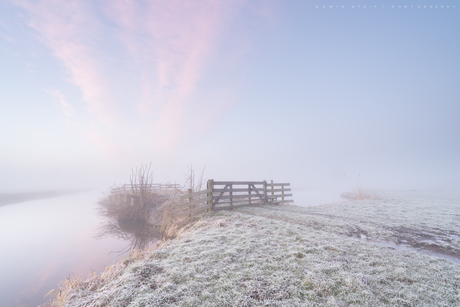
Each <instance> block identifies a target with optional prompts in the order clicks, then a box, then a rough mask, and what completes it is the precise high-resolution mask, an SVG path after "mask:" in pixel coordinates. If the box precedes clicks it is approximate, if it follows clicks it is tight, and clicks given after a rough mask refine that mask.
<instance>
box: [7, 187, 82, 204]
mask: <svg viewBox="0 0 460 307" xmlns="http://www.w3.org/2000/svg"><path fill="white" fill-rule="evenodd" d="M85 191H88V189H85V190H53V191H39V192H24V193H0V207H1V206H6V205H13V204H19V203H23V202H26V201H31V200H39V199H46V198H53V197H59V196H65V195H72V194H78V193H81V192H85Z"/></svg>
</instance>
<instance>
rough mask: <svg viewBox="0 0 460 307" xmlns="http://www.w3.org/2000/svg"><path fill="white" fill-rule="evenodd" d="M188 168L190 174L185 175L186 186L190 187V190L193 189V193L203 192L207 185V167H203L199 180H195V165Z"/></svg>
mask: <svg viewBox="0 0 460 307" xmlns="http://www.w3.org/2000/svg"><path fill="white" fill-rule="evenodd" d="M187 168H188V172H187V173H186V174H185V186H186V187H188V189H191V190H192V192H199V191H201V190H202V189H203V187H204V183H205V180H204V170H205V169H206V167H203V170H202V171H201V175H200V177H199V178H195V169H194V168H193V165H190V166H187Z"/></svg>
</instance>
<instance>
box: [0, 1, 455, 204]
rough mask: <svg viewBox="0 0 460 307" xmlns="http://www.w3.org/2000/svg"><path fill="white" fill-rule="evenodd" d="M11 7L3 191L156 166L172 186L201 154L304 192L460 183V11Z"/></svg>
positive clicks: (228, 171) (1, 124)
mask: <svg viewBox="0 0 460 307" xmlns="http://www.w3.org/2000/svg"><path fill="white" fill-rule="evenodd" d="M1 6H2V10H1V11H2V12H1V13H0V20H1V27H0V34H1V35H0V36H1V40H0V41H1V52H2V59H1V65H2V67H3V68H2V70H1V73H0V75H1V83H2V86H3V87H2V91H1V93H0V102H1V109H2V111H1V114H0V119H1V120H0V129H1V131H2V132H1V136H0V138H1V139H0V140H1V144H2V146H1V147H2V149H1V151H0V170H1V172H0V182H1V185H0V192H2V193H17V192H33V191H42V190H59V189H85V188H99V189H107V188H108V187H109V186H111V185H113V184H123V183H127V182H128V181H129V174H130V172H131V168H135V167H137V166H139V165H140V164H141V163H150V162H151V163H152V168H153V169H154V173H155V180H154V181H157V182H177V183H183V182H184V173H185V172H186V171H187V166H190V165H193V166H194V167H195V169H197V170H201V169H203V168H204V167H205V168H206V170H205V177H206V178H209V179H216V180H217V179H220V180H271V179H273V180H275V181H283V182H284V181H286V182H290V183H291V184H292V187H293V193H294V195H296V193H300V194H305V195H306V194H308V191H311V192H312V193H313V191H316V192H317V193H320V191H327V190H330V191H334V193H335V194H337V193H338V191H345V190H349V189H352V188H353V186H354V185H357V184H360V185H363V186H365V187H368V188H369V189H455V188H457V187H458V186H459V184H460V176H458V173H457V170H458V169H460V162H459V161H460V159H459V158H458V157H459V156H460V142H459V141H458V140H459V136H458V131H460V121H459V120H458V114H460V107H459V104H458V101H459V98H460V96H459V92H458V86H457V85H458V82H459V77H460V76H459V72H460V69H459V59H458V57H457V54H458V51H459V33H458V32H456V31H454V29H455V28H456V26H458V19H456V18H454V15H453V14H452V12H451V11H452V10H451V11H447V10H445V11H444V12H443V13H442V14H440V15H434V12H432V11H425V12H419V13H418V15H414V16H413V15H409V14H405V15H404V14H399V15H394V16H393V15H391V14H396V13H390V12H384V11H383V10H380V11H377V10H376V11H374V12H373V14H374V15H373V17H370V16H366V15H365V14H362V15H358V17H357V18H355V17H356V16H355V15H354V13H353V14H352V13H351V12H342V13H337V12H335V13H334V12H332V11H329V12H326V11H324V10H323V11H318V10H315V9H314V7H312V6H309V5H307V4H305V3H303V2H296V1H294V2H290V3H289V4H287V3H282V2H277V1H269V2H266V1H261V2H256V4H253V5H247V4H243V2H242V3H238V4H226V5H223V4H215V3H213V4H211V3H209V4H208V6H207V7H206V6H204V7H193V8H192V7H183V8H177V7H174V6H169V5H166V4H160V3H157V4H155V5H147V4H143V3H141V2H139V3H137V4H136V5H134V4H133V7H131V8H130V7H129V5H128V4H120V5H115V4H113V5H112V4H106V5H100V4H97V5H96V4H94V6H92V5H91V2H89V1H87V2H82V3H81V4H78V5H76V6H75V7H72V8H70V7H69V6H68V5H66V4H65V3H59V4H56V5H55V6H53V7H50V4H47V3H45V2H37V3H32V2H28V1H25V2H21V4H16V2H5V3H3V4H2V5H1ZM130 9H132V10H130ZM75 11H76V12H79V13H81V16H85V17H84V18H83V17H82V18H81V19H79V18H74V17H72V16H73V15H72V14H73V12H75ZM162 11H165V12H166V11H167V12H170V17H169V19H168V18H164V16H163V15H161V14H160V13H158V12H162ZM45 12H49V13H45ZM210 12H212V14H211V13H210ZM149 14H150V15H149ZM155 14H157V15H155ZM209 14H211V15H209ZM441 15H442V16H441ZM146 16H156V17H155V18H153V19H154V20H153V19H149V18H146ZM206 16H213V17H212V18H211V17H206ZM391 16H393V17H391ZM392 18H393V19H392ZM390 20H391V22H390ZM65 25H71V26H68V27H65ZM57 29H58V30H57ZM299 204H300V205H301V203H299Z"/></svg>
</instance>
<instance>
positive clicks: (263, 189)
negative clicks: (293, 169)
mask: <svg viewBox="0 0 460 307" xmlns="http://www.w3.org/2000/svg"><path fill="white" fill-rule="evenodd" d="M286 192H291V188H290V183H273V180H271V182H267V181H265V180H264V181H214V180H208V183H207V189H206V190H203V191H199V192H192V190H190V189H189V190H188V193H187V194H185V195H183V196H181V198H180V199H181V203H180V204H178V205H177V207H176V215H175V216H176V218H177V221H178V224H183V223H186V222H188V221H190V220H191V219H193V218H195V217H197V216H198V215H199V214H202V213H205V212H209V211H217V210H229V209H230V210H231V209H234V208H238V207H244V206H257V205H263V204H284V203H291V202H293V200H291V199H286V198H287V197H292V193H286Z"/></svg>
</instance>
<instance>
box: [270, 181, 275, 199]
mask: <svg viewBox="0 0 460 307" xmlns="http://www.w3.org/2000/svg"><path fill="white" fill-rule="evenodd" d="M271 186H272V196H275V192H274V191H273V180H271Z"/></svg>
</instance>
